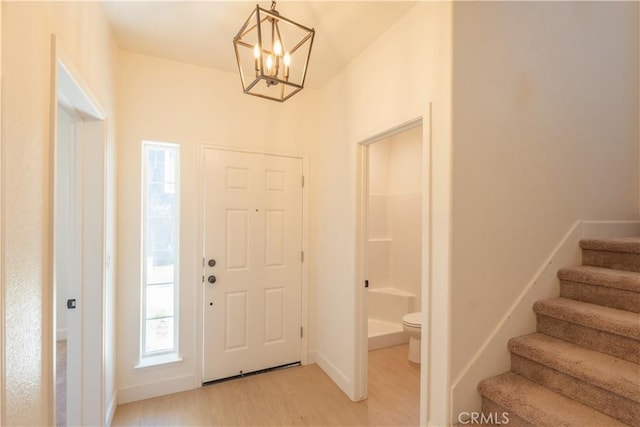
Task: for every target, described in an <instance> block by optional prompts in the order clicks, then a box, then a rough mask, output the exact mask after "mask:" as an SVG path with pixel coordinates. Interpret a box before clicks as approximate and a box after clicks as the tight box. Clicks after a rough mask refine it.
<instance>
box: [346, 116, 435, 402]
mask: <svg viewBox="0 0 640 427" xmlns="http://www.w3.org/2000/svg"><path fill="white" fill-rule="evenodd" d="M418 126H422V141H421V147H422V153H423V155H422V158H423V162H422V186H421V187H422V190H423V191H422V199H423V202H422V209H423V213H422V254H421V264H422V270H423V272H422V281H421V285H420V286H421V288H422V295H423V297H422V301H421V302H422V307H423V311H425V309H426V307H427V306H426V305H425V304H424V300H425V297H424V296H425V295H428V291H429V283H428V282H427V281H425V277H428V271H427V275H426V276H425V271H424V270H428V268H429V267H428V264H425V262H424V261H425V259H428V246H427V247H425V244H424V243H425V241H427V242H428V239H429V228H428V227H427V224H428V223H427V222H425V215H424V209H425V206H427V205H425V199H426V198H427V194H428V193H427V192H425V191H424V187H425V183H428V181H429V175H428V169H426V168H425V161H424V160H425V158H426V156H425V152H426V151H428V150H427V147H428V145H427V144H428V140H427V138H426V136H427V133H426V130H425V124H424V123H423V117H422V116H419V117H416V118H414V119H412V120H409V121H407V122H404V123H401V124H399V125H397V126H394V127H392V128H390V129H387V130H385V131H383V132H380V133H377V134H375V135H373V136H370V137H369V138H366V139H364V140H362V141H360V142H359V143H358V166H357V177H358V180H357V181H358V188H357V193H356V194H357V196H356V197H357V205H356V215H357V228H356V284H357V285H356V298H355V303H356V304H355V305H356V306H355V318H356V327H355V333H356V346H355V352H356V354H355V360H356V364H355V394H356V399H357V400H364V399H366V398H367V388H368V372H367V371H368V364H369V362H368V360H369V343H368V329H369V327H368V318H369V309H368V303H367V289H366V288H365V287H364V282H365V280H366V279H367V277H366V271H367V269H366V262H367V257H368V253H367V246H368V245H367V240H368V229H369V203H368V198H369V146H371V145H373V144H375V143H377V142H380V141H383V140H385V139H387V138H389V137H392V136H394V135H398V134H400V133H402V132H405V131H408V130H411V129H414V128H416V127H418ZM425 255H427V256H426V257H425ZM424 331H428V319H427V318H426V316H424V315H423V325H422V336H423V337H425V332H424ZM424 341H426V340H424ZM423 347H424V346H423ZM424 354H426V352H423V353H421V358H422V360H424V359H425V356H424ZM423 371H426V369H422V370H421V372H423ZM422 375H423V374H421V377H422ZM421 384H422V381H421ZM421 396H422V391H421ZM421 402H422V399H421Z"/></svg>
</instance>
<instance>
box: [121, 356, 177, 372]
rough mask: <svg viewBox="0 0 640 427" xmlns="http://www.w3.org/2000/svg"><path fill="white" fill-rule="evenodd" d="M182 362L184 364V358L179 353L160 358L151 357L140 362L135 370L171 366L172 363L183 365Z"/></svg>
mask: <svg viewBox="0 0 640 427" xmlns="http://www.w3.org/2000/svg"><path fill="white" fill-rule="evenodd" d="M181 362H182V357H180V355H179V354H178V353H169V354H162V355H159V356H149V357H145V358H142V359H140V362H138V364H137V365H136V366H134V367H133V368H134V369H144V368H151V367H154V366H160V365H169V364H172V363H181Z"/></svg>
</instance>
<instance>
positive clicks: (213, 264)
mask: <svg viewBox="0 0 640 427" xmlns="http://www.w3.org/2000/svg"><path fill="white" fill-rule="evenodd" d="M207 264H209V267H215V266H216V260H215V259H213V258H212V259H210V260H209V262H208V263H207Z"/></svg>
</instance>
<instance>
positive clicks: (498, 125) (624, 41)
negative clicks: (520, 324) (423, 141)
mask: <svg viewBox="0 0 640 427" xmlns="http://www.w3.org/2000/svg"><path fill="white" fill-rule="evenodd" d="M637 9H638V3H633V2H628V3H611V2H602V3H585V2H567V3H555V2H551V3H545V2H530V3H515V2H504V3H487V2H481V3H475V2H469V3H455V6H454V58H453V59H454V61H453V67H454V73H453V147H454V148H453V228H452V229H453V241H452V245H453V249H452V263H453V264H452V275H453V296H452V309H453V313H452V321H453V330H452V335H451V336H452V375H453V377H454V378H455V377H456V376H458V375H461V374H463V373H464V372H463V369H464V367H465V365H466V364H467V363H468V362H469V361H470V360H471V359H472V357H473V356H474V354H475V353H476V352H477V350H478V349H479V348H480V346H481V345H482V344H483V342H484V341H485V340H486V339H487V338H488V336H489V335H490V333H491V332H492V329H493V328H494V327H495V326H496V324H497V322H498V321H499V319H500V318H501V317H502V316H503V315H504V314H505V313H506V310H507V309H508V307H509V306H510V305H511V303H512V302H513V301H514V299H515V297H516V296H517V295H518V294H519V293H520V292H521V290H522V289H523V288H524V286H525V285H526V284H527V282H528V281H529V280H530V279H531V277H533V275H534V273H535V272H536V271H537V270H538V269H539V268H540V267H541V266H542V264H543V262H544V260H545V259H547V257H548V256H549V255H550V253H551V251H552V250H553V248H554V247H555V245H556V244H558V242H559V241H560V240H561V239H562V237H563V236H564V234H565V233H566V232H567V231H568V230H569V229H570V227H571V226H572V225H573V224H574V222H575V221H576V220H579V219H586V220H604V219H607V220H631V219H638V217H639V208H638V206H639V205H638V203H639V200H638V198H639V192H640V189H639V184H638V182H639V165H638V155H639V153H638V137H639V135H638V132H639V131H638V116H639V113H640V111H639V109H638V75H639V73H638V71H639V70H638V10H637ZM502 351H503V354H504V359H505V366H504V370H505V371H506V370H508V358H507V357H506V354H507V349H506V343H505V345H504V347H503V350H502ZM497 373H498V372H495V373H493V374H497ZM490 375H491V374H490ZM467 392H468V391H465V390H454V400H455V401H454V417H455V416H457V412H458V411H465V410H467V411H468V410H473V409H477V408H476V407H469V406H476V405H477V404H478V400H477V399H476V400H474V399H467V398H465V399H462V400H460V399H457V400H456V396H458V394H460V395H467ZM472 394H473V395H475V396H477V393H475V391H472Z"/></svg>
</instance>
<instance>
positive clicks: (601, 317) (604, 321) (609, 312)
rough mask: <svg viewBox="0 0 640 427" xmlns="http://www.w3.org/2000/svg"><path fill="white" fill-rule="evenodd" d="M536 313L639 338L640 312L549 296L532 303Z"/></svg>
mask: <svg viewBox="0 0 640 427" xmlns="http://www.w3.org/2000/svg"><path fill="white" fill-rule="evenodd" d="M533 311H534V312H536V313H537V314H543V315H546V316H550V317H554V318H557V319H562V320H566V321H569V322H572V323H577V324H580V325H583V326H587V327H589V328H593V329H597V330H601V331H605V332H610V333H613V334H617V335H622V336H624V337H627V338H632V339H636V340H640V314H639V313H632V312H630V311H625V310H618V309H615V308H610V307H605V306H601V305H597V304H590V303H587V302H582V301H577V300H572V299H567V298H551V299H546V300H542V301H537V302H536V303H534V304H533Z"/></svg>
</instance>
